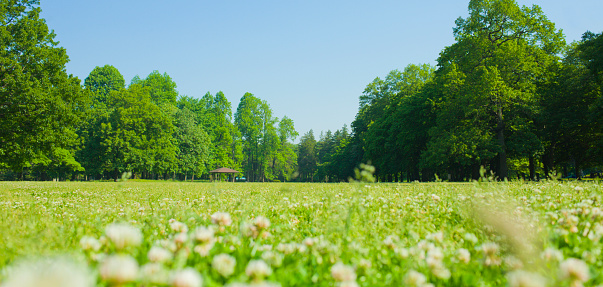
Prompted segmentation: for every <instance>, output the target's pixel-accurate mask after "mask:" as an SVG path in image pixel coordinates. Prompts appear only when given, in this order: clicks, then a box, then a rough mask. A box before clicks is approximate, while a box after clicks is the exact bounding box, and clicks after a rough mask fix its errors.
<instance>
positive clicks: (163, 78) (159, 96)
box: [130, 70, 178, 106]
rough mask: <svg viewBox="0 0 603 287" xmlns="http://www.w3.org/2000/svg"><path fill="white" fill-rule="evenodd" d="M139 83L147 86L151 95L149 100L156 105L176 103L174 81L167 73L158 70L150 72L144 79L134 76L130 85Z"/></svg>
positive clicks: (176, 95)
mask: <svg viewBox="0 0 603 287" xmlns="http://www.w3.org/2000/svg"><path fill="white" fill-rule="evenodd" d="M133 84H140V85H141V86H143V87H146V88H148V91H149V93H150V95H151V101H152V102H153V103H155V104H156V105H158V106H163V105H166V104H169V105H176V100H177V99H178V91H176V83H175V82H174V81H173V80H172V78H171V77H170V76H169V75H168V74H167V73H163V74H161V73H159V72H158V71H156V70H155V71H153V72H151V73H150V74H149V75H148V76H147V77H146V78H145V79H144V80H141V79H140V77H138V76H135V77H134V78H133V79H132V81H131V83H130V85H133Z"/></svg>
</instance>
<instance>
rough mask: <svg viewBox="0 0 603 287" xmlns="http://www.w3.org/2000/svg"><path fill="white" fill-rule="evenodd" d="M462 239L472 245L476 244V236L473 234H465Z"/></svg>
mask: <svg viewBox="0 0 603 287" xmlns="http://www.w3.org/2000/svg"><path fill="white" fill-rule="evenodd" d="M463 238H465V240H467V241H469V242H471V243H473V244H476V243H477V241H478V239H477V236H475V234H473V233H465V236H463Z"/></svg>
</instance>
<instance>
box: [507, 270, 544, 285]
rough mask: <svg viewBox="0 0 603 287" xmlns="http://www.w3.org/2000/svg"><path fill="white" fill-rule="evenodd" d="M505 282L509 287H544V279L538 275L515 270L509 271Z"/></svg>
mask: <svg viewBox="0 0 603 287" xmlns="http://www.w3.org/2000/svg"><path fill="white" fill-rule="evenodd" d="M507 281H508V282H509V287H544V286H546V281H545V280H544V278H543V277H542V276H540V275H538V274H535V273H531V272H527V271H523V270H515V271H511V272H509V273H508V274H507Z"/></svg>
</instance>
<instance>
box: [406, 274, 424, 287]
mask: <svg viewBox="0 0 603 287" xmlns="http://www.w3.org/2000/svg"><path fill="white" fill-rule="evenodd" d="M425 282H427V278H426V277H425V275H423V273H420V272H417V271H415V270H409V271H408V272H407V273H406V275H405V276H404V283H405V284H406V285H408V286H412V287H419V286H423V285H424V284H425Z"/></svg>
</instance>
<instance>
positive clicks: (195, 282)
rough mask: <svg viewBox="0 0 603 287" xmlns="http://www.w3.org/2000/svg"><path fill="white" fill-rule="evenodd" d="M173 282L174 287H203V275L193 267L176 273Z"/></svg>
mask: <svg viewBox="0 0 603 287" xmlns="http://www.w3.org/2000/svg"><path fill="white" fill-rule="evenodd" d="M171 281H172V286H174V287H201V285H202V284H203V278H201V274H199V272H198V271H197V270H195V269H194V268H191V267H187V268H184V269H182V270H178V271H176V272H175V273H174V274H173V275H172V280H171Z"/></svg>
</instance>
